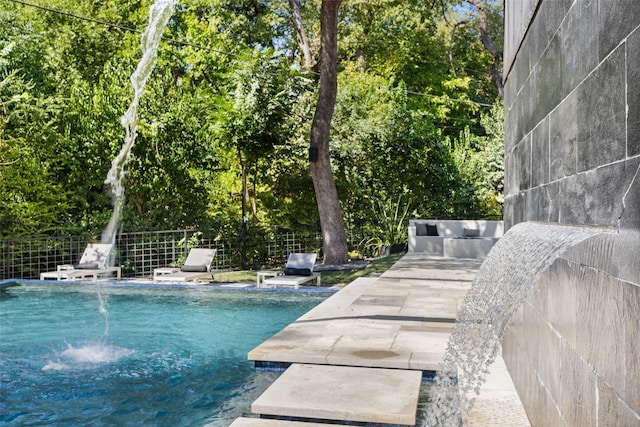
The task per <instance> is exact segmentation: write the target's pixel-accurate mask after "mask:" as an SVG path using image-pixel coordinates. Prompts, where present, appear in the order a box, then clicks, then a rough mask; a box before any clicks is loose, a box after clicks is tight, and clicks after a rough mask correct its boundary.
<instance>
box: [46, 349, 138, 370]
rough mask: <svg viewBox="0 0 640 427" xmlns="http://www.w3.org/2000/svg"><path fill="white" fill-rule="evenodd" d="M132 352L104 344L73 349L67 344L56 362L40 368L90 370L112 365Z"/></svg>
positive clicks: (51, 361)
mask: <svg viewBox="0 0 640 427" xmlns="http://www.w3.org/2000/svg"><path fill="white" fill-rule="evenodd" d="M132 353H133V350H129V349H128V348H124V347H118V346H116V345H109V344H106V343H104V342H98V343H95V344H89V345H86V346H83V347H78V348H76V347H74V346H72V345H71V344H67V349H66V350H64V351H63V352H61V353H60V354H58V355H57V357H56V360H50V361H48V363H47V364H46V365H45V366H44V367H43V368H42V370H44V371H63V370H70V369H79V368H88V367H89V368H90V367H95V366H96V365H102V364H105V363H114V362H117V361H119V360H120V359H122V358H124V357H127V356H129V355H130V354H132Z"/></svg>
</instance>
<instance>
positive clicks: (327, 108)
mask: <svg viewBox="0 0 640 427" xmlns="http://www.w3.org/2000/svg"><path fill="white" fill-rule="evenodd" d="M341 1H342V0H322V8H321V13H320V26H321V28H320V32H321V35H320V91H319V95H318V103H317V105H316V112H315V115H314V116H313V122H312V124H311V147H310V149H309V159H310V168H311V177H312V178H313V187H314V189H315V193H316V201H317V203H318V212H319V214H320V226H321V228H322V237H323V250H324V263H325V264H344V263H346V262H347V261H348V254H347V236H346V233H345V230H344V222H343V219H342V209H341V207H340V200H339V199H338V191H337V190H336V183H335V181H334V179H333V173H332V171H331V159H330V152H329V132H330V130H331V118H332V117H333V110H334V107H335V103H336V95H337V92H338V64H337V63H338V9H339V7H340V3H341Z"/></svg>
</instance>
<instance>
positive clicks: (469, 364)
mask: <svg viewBox="0 0 640 427" xmlns="http://www.w3.org/2000/svg"><path fill="white" fill-rule="evenodd" d="M601 232H602V230H601V229H595V228H587V227H571V226H561V225H550V224H540V223H520V224H518V225H516V226H514V227H512V228H511V229H510V230H509V232H507V233H506V234H505V235H504V237H502V238H501V239H500V240H499V241H498V243H497V244H496V245H495V246H494V247H493V249H492V250H491V252H490V253H489V256H488V257H487V258H486V259H485V261H484V262H483V264H482V266H481V267H480V270H479V271H478V274H477V276H476V278H475V279H474V281H473V283H472V285H471V288H470V289H469V291H468V292H467V295H466V297H465V299H464V302H463V306H462V308H461V310H460V312H459V313H458V319H457V321H456V325H455V327H454V329H453V331H452V333H451V335H450V337H449V342H448V344H447V351H446V353H445V356H444V359H443V362H442V364H441V366H440V369H439V371H438V374H437V375H436V379H435V386H434V387H433V388H432V390H431V391H430V398H429V403H428V405H427V409H426V418H425V420H424V422H423V425H424V426H428V427H436V426H438V427H449V426H451V427H453V426H455V427H459V426H461V425H464V423H465V420H466V419H467V415H468V414H469V412H470V411H471V408H472V407H473V403H474V397H475V396H476V395H477V394H478V393H479V390H480V386H481V385H482V384H484V382H485V380H486V377H487V375H488V373H489V367H490V366H491V364H492V363H493V362H494V360H495V358H496V356H497V354H498V351H499V350H500V343H501V340H502V336H503V335H504V333H505V331H506V330H507V328H508V327H509V325H510V324H511V320H512V319H513V316H514V315H515V314H516V312H517V311H518V309H519V308H520V306H521V305H522V303H523V302H524V301H525V300H526V298H527V297H528V296H529V294H530V293H531V291H532V288H533V285H534V284H535V282H536V281H537V279H538V278H539V277H540V275H541V274H542V272H543V271H545V270H546V269H547V268H548V267H549V266H551V264H552V263H553V262H554V261H555V260H556V258H557V257H558V256H559V255H561V254H562V253H563V252H564V251H566V250H567V249H568V248H569V247H571V246H575V245H576V244H578V243H580V242H581V241H583V240H585V239H587V238H589V237H591V236H594V235H596V234H598V233H601Z"/></svg>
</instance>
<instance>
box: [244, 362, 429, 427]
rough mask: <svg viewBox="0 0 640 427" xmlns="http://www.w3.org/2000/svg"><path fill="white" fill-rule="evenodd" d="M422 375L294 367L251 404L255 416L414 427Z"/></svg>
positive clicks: (377, 370)
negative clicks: (408, 426) (412, 426)
mask: <svg viewBox="0 0 640 427" xmlns="http://www.w3.org/2000/svg"><path fill="white" fill-rule="evenodd" d="M421 381H422V372H421V371H409V370H397V369H380V368H360V367H351V366H331V365H307V364H293V365H291V366H290V367H289V368H288V369H287V370H286V371H285V372H284V373H283V374H282V375H281V376H280V377H279V378H278V379H277V380H276V381H274V383H273V384H272V385H271V386H270V387H269V388H268V389H267V390H266V391H265V392H264V393H263V394H262V395H261V396H260V397H258V399H257V400H256V401H255V402H253V404H252V405H251V410H252V411H253V412H254V413H256V414H261V415H271V416H283V417H294V418H300V419H316V420H337V421H357V422H370V423H380V424H402V425H414V424H415V423H416V412H417V408H418V395H419V392H420V383H421Z"/></svg>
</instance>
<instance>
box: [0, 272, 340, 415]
mask: <svg viewBox="0 0 640 427" xmlns="http://www.w3.org/2000/svg"><path fill="white" fill-rule="evenodd" d="M327 295H328V294H326V293H298V292H248V291H226V290H200V289H194V288H189V289H160V288H141V287H109V286H104V285H61V284H59V283H56V284H38V283H28V284H23V285H22V286H18V287H12V288H9V289H7V290H5V291H3V292H2V293H0V381H1V383H0V425H65V426H73V425H77V426H80V425H82V426H84V425H97V426H102V425H104V426H107V425H154V426H202V425H213V426H218V425H220V426H222V425H224V426H227V425H229V423H230V422H231V421H232V420H233V419H235V418H236V417H238V416H241V415H242V414H243V413H249V412H250V404H251V402H252V401H253V400H254V399H255V398H256V397H257V396H258V395H259V394H260V393H261V392H262V391H263V390H264V389H265V388H266V387H267V386H268V385H269V384H270V383H271V382H272V381H273V379H275V376H274V375H276V374H273V373H266V372H256V371H255V370H254V369H253V365H252V362H250V361H248V360H247V352H249V351H250V350H251V349H252V348H254V347H255V346H256V345H258V344H260V343H261V342H262V341H264V340H265V339H267V338H268V337H269V336H271V335H272V334H274V333H275V332H277V331H279V330H280V329H282V328H283V327H284V326H286V325H287V324H288V323H290V322H292V321H293V320H295V319H296V318H297V317H299V316H300V315H302V314H303V313H305V312H306V311H308V310H309V309H311V308H312V307H314V306H315V305H317V304H318V303H320V302H321V301H322V300H323V299H325V298H326V297H327Z"/></svg>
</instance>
